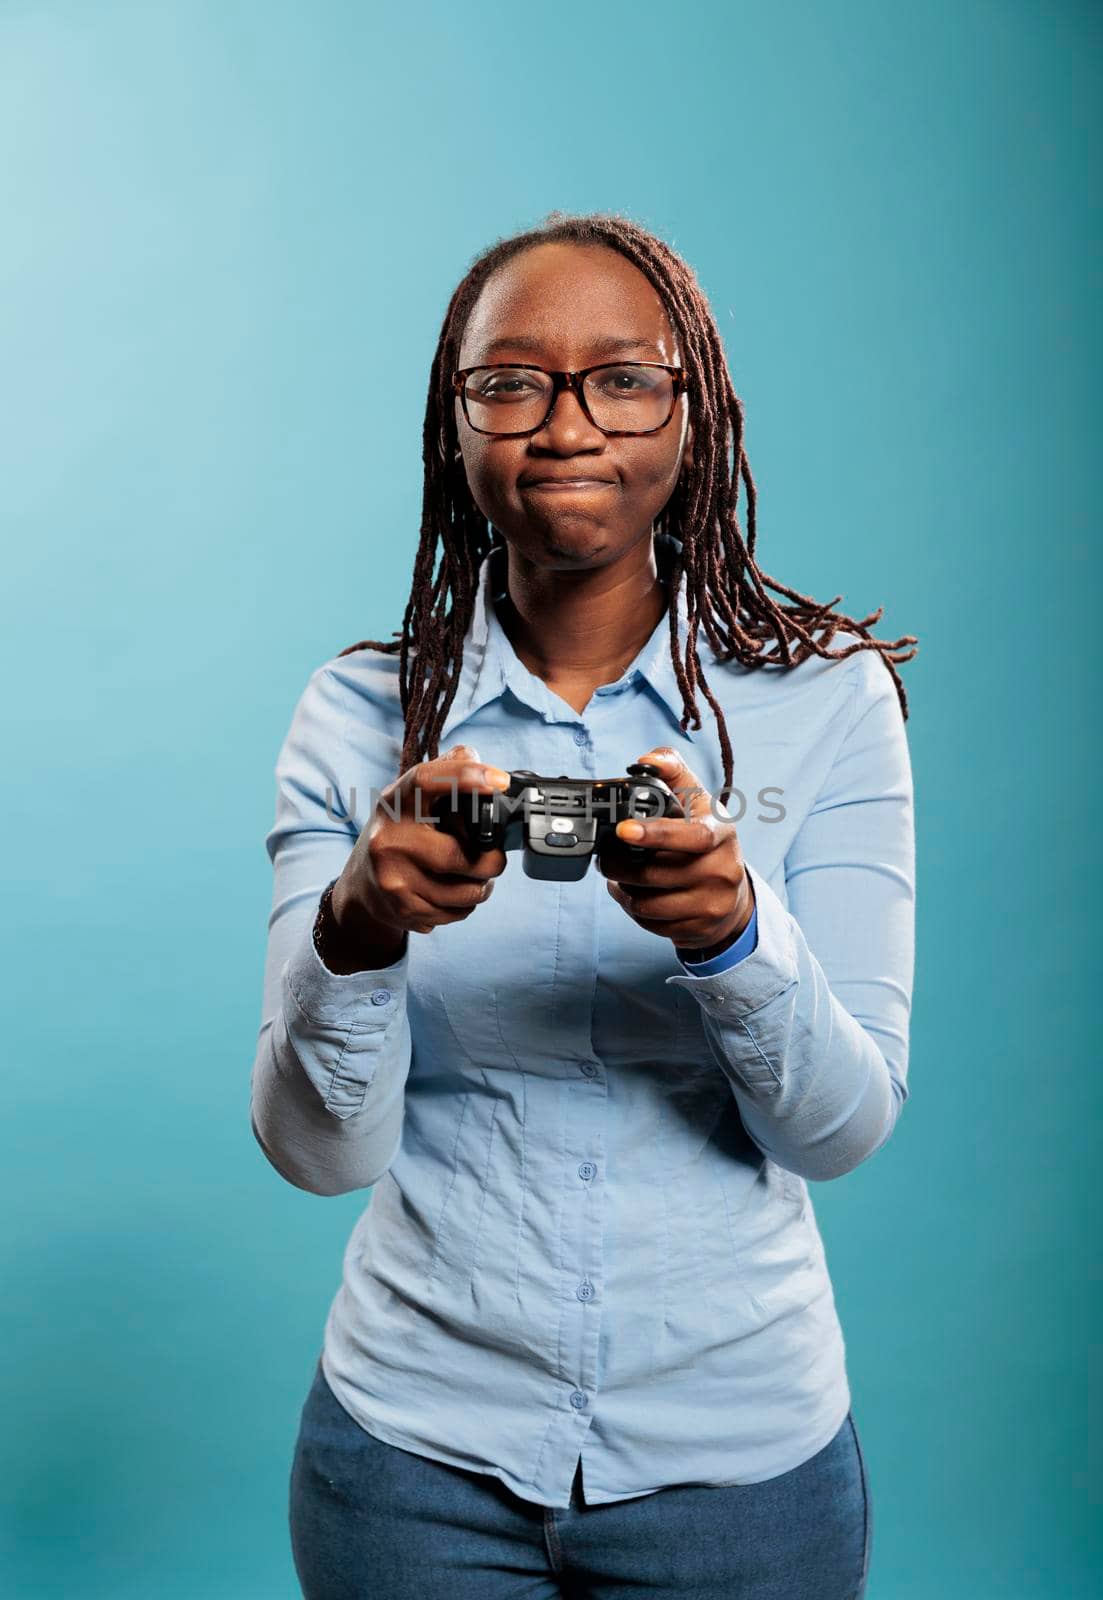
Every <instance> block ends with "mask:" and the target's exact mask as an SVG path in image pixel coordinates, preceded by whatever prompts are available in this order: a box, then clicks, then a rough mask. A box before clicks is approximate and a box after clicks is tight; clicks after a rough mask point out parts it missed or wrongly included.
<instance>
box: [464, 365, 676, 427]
mask: <svg viewBox="0 0 1103 1600" xmlns="http://www.w3.org/2000/svg"><path fill="white" fill-rule="evenodd" d="M506 367H511V368H513V369H515V370H517V371H521V372H542V373H543V374H544V376H545V377H546V378H550V379H551V380H552V392H551V398H550V399H549V401H548V409H547V411H546V412H545V413H544V416H543V419H542V420H541V421H540V422H539V423H537V425H536V427H535V428H521V429H519V430H518V431H517V432H516V433H514V432H509V433H498V432H496V431H495V430H494V429H493V428H480V427H477V426H476V424H475V423H474V422H472V421H471V417H470V415H469V413H468V410H467V380H468V378H469V377H470V376H471V374H472V373H473V372H490V371H500V370H501V369H503V368H506ZM603 367H660V368H661V369H662V370H663V371H664V372H669V373H670V376H671V378H672V379H673V380H674V385H673V389H672V392H671V396H670V410H669V411H668V412H667V414H666V416H665V417H664V418H663V420H662V422H660V423H657V424H656V426H655V427H654V428H642V429H637V428H603V427H602V426H601V423H600V422H595V421H594V419H593V416H592V415H591V413H590V407H589V406H588V405H587V403H586V395H585V392H584V390H583V387H582V385H583V382H584V381H585V379H586V378H588V377H589V376H590V373H591V372H600V371H601V369H602V368H603ZM452 388H453V389H454V390H455V391H456V393H457V394H458V395H459V397H460V404H461V405H462V406H463V414H464V418H465V419H466V422H467V425H468V427H469V428H471V429H472V430H473V432H475V433H481V434H483V435H484V436H485V437H487V438H491V439H527V438H529V437H530V436H531V435H532V434H534V433H539V432H540V429H541V428H546V427H547V425H548V418H549V417H550V416H551V414H552V412H553V411H554V410H555V402H556V401H557V400H558V399H559V396H560V394H561V393H562V392H563V390H564V389H570V390H572V391H573V393H574V396H575V399H576V400H577V401H578V403H579V405H580V406H581V407H582V410H583V413H584V414H585V416H586V419H587V421H588V422H589V423H590V425H591V426H592V427H594V428H596V429H597V430H598V432H599V433H603V434H605V436H606V438H608V439H644V438H646V437H647V435H648V434H651V433H659V432H661V430H662V429H663V428H665V427H666V425H667V423H668V422H669V421H670V419H671V417H672V416H673V415H674V408H675V406H676V405H677V404H678V396H679V395H681V394H685V393H687V392H688V390H689V374H688V372H687V371H686V368H685V367H672V366H670V365H669V364H668V363H667V362H665V361H597V362H595V363H594V365H593V366H592V367H580V368H579V369H578V371H577V372H565V371H564V372H559V371H551V370H550V369H549V368H548V367H537V366H534V365H533V364H532V362H530V361H480V362H478V364H477V365H476V366H473V367H458V368H457V369H456V371H455V372H453V374H452Z"/></svg>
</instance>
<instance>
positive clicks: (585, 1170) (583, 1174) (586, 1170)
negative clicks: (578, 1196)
mask: <svg viewBox="0 0 1103 1600" xmlns="http://www.w3.org/2000/svg"><path fill="white" fill-rule="evenodd" d="M596 1171H597V1168H596V1167H595V1166H594V1164H593V1162H592V1161H584V1162H583V1163H582V1165H581V1166H580V1167H579V1169H578V1176H579V1177H580V1178H583V1179H585V1181H586V1182H587V1183H589V1181H590V1179H591V1178H592V1177H593V1175H594V1173H595V1172H596Z"/></svg>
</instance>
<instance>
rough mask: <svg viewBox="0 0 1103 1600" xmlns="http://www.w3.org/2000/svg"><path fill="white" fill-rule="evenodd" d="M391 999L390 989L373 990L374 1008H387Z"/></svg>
mask: <svg viewBox="0 0 1103 1600" xmlns="http://www.w3.org/2000/svg"><path fill="white" fill-rule="evenodd" d="M390 998H391V991H390V990H389V989H373V990H372V992H371V1003H372V1005H373V1006H385V1005H386V1004H387V1001H388V1000H389V999H390Z"/></svg>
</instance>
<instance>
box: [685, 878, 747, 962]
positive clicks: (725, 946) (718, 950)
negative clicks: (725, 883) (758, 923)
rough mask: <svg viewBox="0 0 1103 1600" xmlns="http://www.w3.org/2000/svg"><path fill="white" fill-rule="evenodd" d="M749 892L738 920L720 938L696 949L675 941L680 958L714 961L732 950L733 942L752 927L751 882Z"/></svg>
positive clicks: (736, 941)
mask: <svg viewBox="0 0 1103 1600" xmlns="http://www.w3.org/2000/svg"><path fill="white" fill-rule="evenodd" d="M747 893H748V904H747V905H746V906H745V907H744V908H743V910H742V911H741V912H740V913H739V916H738V917H737V918H736V920H735V921H733V923H732V925H731V927H730V929H729V930H728V932H726V933H724V934H723V935H722V936H721V937H720V938H719V939H716V940H714V941H713V943H712V944H707V945H700V946H698V947H697V948H696V949H691V948H690V947H688V946H686V945H679V944H677V943H675V946H674V949H675V952H676V954H677V956H678V958H679V960H682V961H712V960H713V959H714V958H715V957H716V956H721V955H723V954H724V951H725V950H730V949H731V947H732V945H733V944H736V943H738V941H739V940H740V939H741V938H742V937H743V935H744V934H745V933H746V931H747V929H748V928H749V927H750V925H751V918H752V917H753V916H754V912H755V899H754V893H753V891H752V890H751V889H750V886H749V884H748V890H747Z"/></svg>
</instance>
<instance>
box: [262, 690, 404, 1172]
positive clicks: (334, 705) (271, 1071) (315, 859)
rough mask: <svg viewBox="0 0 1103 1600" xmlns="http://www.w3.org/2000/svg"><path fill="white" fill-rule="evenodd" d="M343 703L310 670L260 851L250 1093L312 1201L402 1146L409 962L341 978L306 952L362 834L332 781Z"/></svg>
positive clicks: (271, 1156) (281, 1160) (273, 1157)
mask: <svg viewBox="0 0 1103 1600" xmlns="http://www.w3.org/2000/svg"><path fill="white" fill-rule="evenodd" d="M344 693H345V691H344V690H343V689H342V687H341V685H340V684H339V683H338V682H337V680H336V679H335V678H334V676H333V675H332V673H331V672H330V671H329V669H328V668H327V667H320V668H318V670H317V671H316V672H315V673H314V674H313V675H312V677H311V679H310V681H309V683H308V684H307V687H306V689H305V690H304V691H303V694H302V696H301V697H300V700H299V702H298V705H297V706H296V708H295V712H294V715H293V717H292V721H291V726H290V729H289V731H288V734H287V737H286V739H285V740H284V743H283V745H282V747H281V750H280V753H279V757H278V759H277V762H276V819H275V824H274V826H273V827H272V829H271V830H270V831H269V833H268V835H267V837H266V840H265V848H266V850H267V852H268V855H269V858H270V860H271V862H272V866H273V871H274V880H273V889H272V909H271V914H270V917H269V922H268V946H267V952H266V957H265V971H264V997H263V1003H262V1018H261V1025H260V1031H259V1035H258V1039H257V1049H256V1056H255V1059H254V1062H253V1068H252V1074H251V1088H250V1101H251V1123H252V1128H253V1133H254V1135H255V1137H256V1139H257V1142H258V1144H259V1145H260V1147H261V1149H262V1150H263V1152H264V1154H265V1156H266V1157H267V1158H268V1160H269V1162H270V1163H271V1165H272V1166H273V1167H274V1168H275V1170H276V1171H277V1172H278V1173H279V1174H280V1175H281V1177H283V1178H285V1179H286V1180H287V1181H288V1182H289V1183H292V1184H294V1185H295V1186H296V1187H297V1188H300V1189H305V1190H308V1191H310V1192H311V1193H313V1194H321V1195H335V1194H345V1193H347V1192H349V1191H350V1190H353V1189H360V1188H366V1187H369V1186H370V1185H372V1184H373V1183H375V1182H377V1181H378V1179H379V1178H380V1177H381V1176H382V1175H383V1173H385V1172H386V1171H387V1169H388V1167H389V1166H390V1164H391V1162H392V1161H393V1160H394V1157H395V1155H396V1154H397V1151H398V1147H399V1143H400V1140H401V1132H402V1119H403V1113H404V1102H405V1085H406V1079H407V1076H408V1073H409V1067H410V1054H411V1044H410V1027H409V1020H408V1017H407V1010H406V977H407V963H408V956H407V955H406V954H405V953H404V954H403V955H402V956H401V957H400V958H399V959H398V960H397V961H395V962H394V963H393V964H392V965H390V966H388V967H382V968H378V969H375V970H372V971H367V972H354V973H346V974H338V973H333V972H330V971H329V969H328V968H327V967H326V966H325V965H324V963H323V962H322V960H321V958H320V956H319V955H318V952H317V950H316V949H315V947H314V940H313V926H314V918H315V915H316V913H317V910H318V903H319V901H320V899H321V896H322V893H323V891H324V890H325V888H326V886H327V885H328V884H329V883H330V882H331V881H333V880H334V879H335V878H337V877H338V876H340V873H341V871H342V870H343V868H344V865H345V863H346V861H347V860H348V858H349V855H350V854H351V852H352V848H353V846H354V844H355V842H356V838H357V834H358V831H359V828H358V825H357V822H356V821H355V819H353V818H352V817H350V816H349V815H348V812H347V810H346V806H345V803H344V799H343V790H342V785H341V782H340V781H339V776H338V773H337V771H336V763H337V762H338V760H339V752H340V751H341V750H342V749H343V748H346V746H345V745H344V743H343V740H342V730H343V726H344V717H345V713H344V710H343V704H342V702H343V696H344ZM393 776H394V774H390V775H389V776H388V777H387V779H386V781H389V777H393ZM382 779H383V774H382V772H381V781H382Z"/></svg>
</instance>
